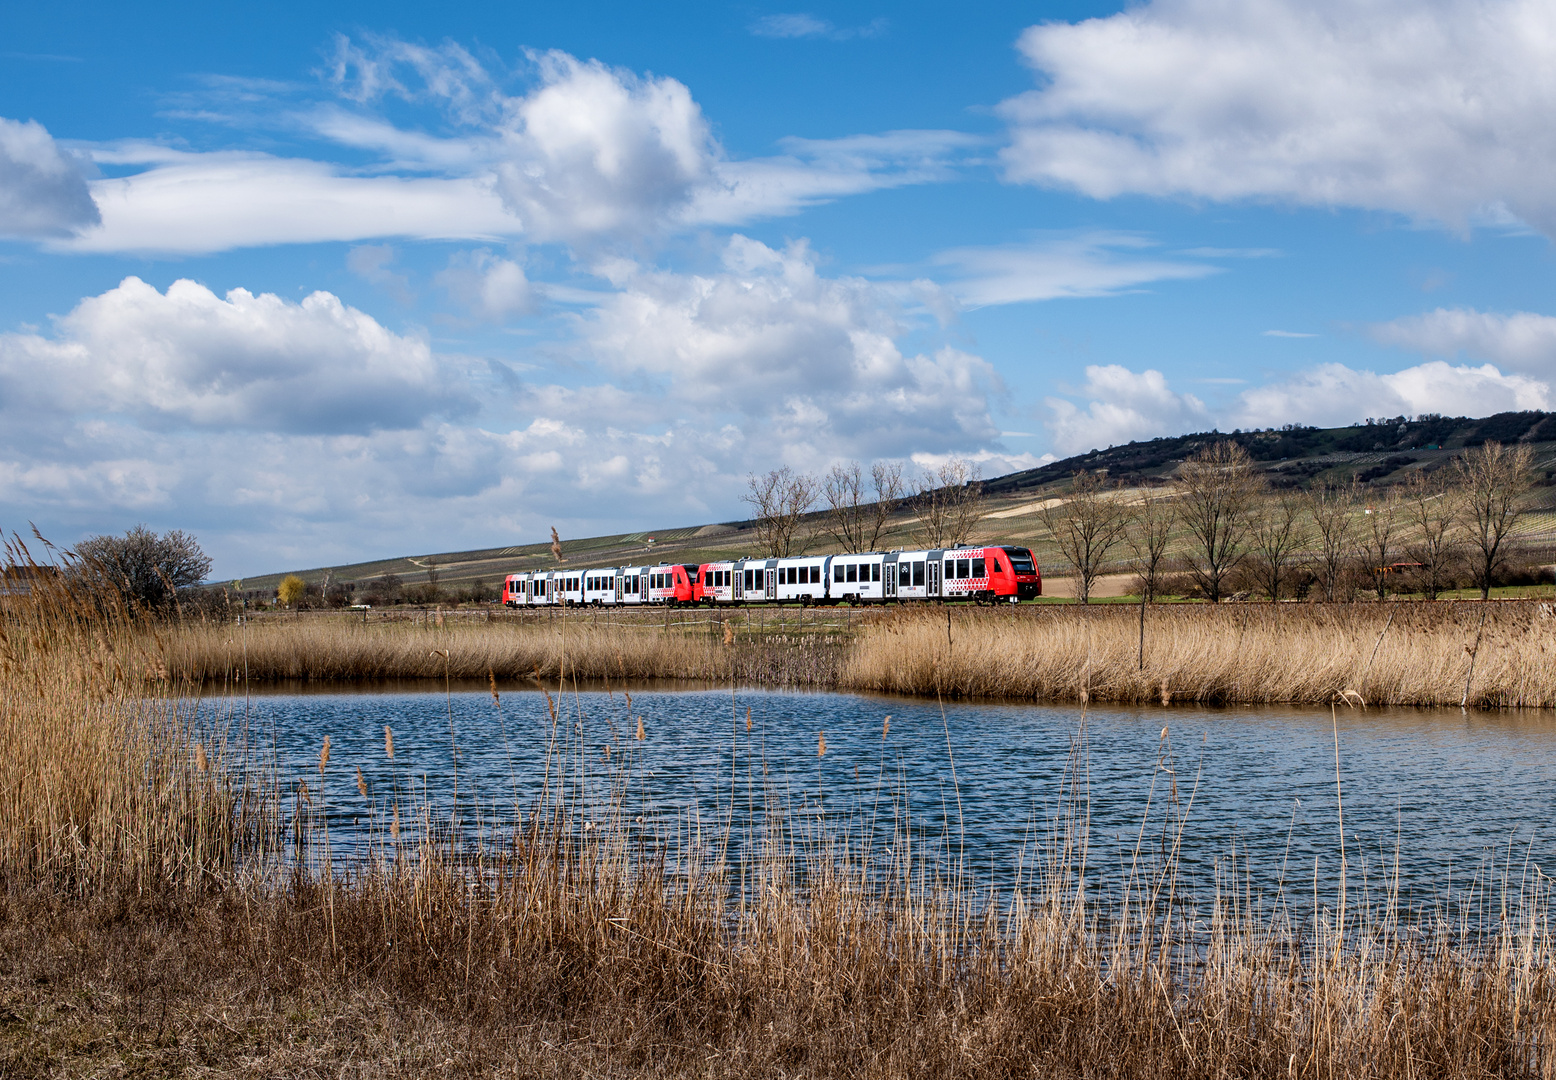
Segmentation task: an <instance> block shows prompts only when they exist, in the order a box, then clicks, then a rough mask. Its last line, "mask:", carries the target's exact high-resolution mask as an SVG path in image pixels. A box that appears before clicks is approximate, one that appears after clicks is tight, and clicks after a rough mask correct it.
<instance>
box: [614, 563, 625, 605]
mask: <svg viewBox="0 0 1556 1080" xmlns="http://www.w3.org/2000/svg"><path fill="white" fill-rule="evenodd" d="M626 595H627V575H625V574H623V573H622V572H621V571H620V570H617V571H616V603H618V604H619V603H621V602H622V600H624V599H625V598H626Z"/></svg>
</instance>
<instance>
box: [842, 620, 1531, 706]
mask: <svg viewBox="0 0 1556 1080" xmlns="http://www.w3.org/2000/svg"><path fill="white" fill-rule="evenodd" d="M841 684H842V685H844V686H847V687H850V688H852V689H861V690H877V691H890V692H895V693H909V694H929V695H933V694H936V693H941V694H950V695H963V696H970V697H1004V698H1026V699H1041V700H1051V701H1066V700H1068V701H1076V700H1091V701H1111V702H1131V703H1149V702H1161V703H1164V704H1166V703H1169V702H1174V701H1177V702H1209V703H1248V704H1265V703H1303V704H1327V703H1329V702H1332V701H1335V700H1337V699H1339V698H1341V697H1348V698H1350V700H1351V701H1352V702H1353V703H1357V704H1360V703H1363V702H1365V703H1366V704H1370V705H1424V706H1457V705H1459V704H1460V703H1461V701H1463V702H1464V703H1465V704H1467V705H1469V706H1472V707H1477V708H1508V707H1522V708H1531V707H1533V708H1550V707H1552V706H1553V705H1556V619H1553V618H1551V612H1550V609H1549V608H1548V607H1542V606H1541V605H1538V604H1495V603H1493V604H1487V605H1484V606H1483V605H1481V604H1480V603H1478V602H1477V603H1468V604H1445V603H1436V604H1409V603H1402V604H1343V605H1316V604H1300V605H1299V604H1287V605H1270V604H1237V605H1221V606H1217V607H1209V606H1200V605H1194V606H1176V605H1174V606H1156V607H1150V608H1148V609H1147V610H1146V615H1145V631H1144V646H1143V649H1142V645H1141V630H1140V623H1139V608H1138V607H1136V608H1132V609H1131V608H1123V607H1118V606H1111V605H1110V606H1108V607H1104V608H1096V609H1091V610H1086V609H1080V608H1075V607H1067V608H1049V609H1046V610H1044V611H1041V612H1039V613H1036V614H1035V616H1034V617H1030V618H1023V619H1012V618H1007V617H1004V613H984V614H978V613H965V614H964V615H963V617H962V618H960V619H957V618H953V619H951V620H949V621H948V620H947V618H946V617H945V615H944V614H943V613H941V614H938V615H936V614H924V613H908V614H904V615H901V616H898V617H895V618H892V619H888V620H884V621H882V622H879V623H877V624H874V625H872V626H871V627H870V629H869V630H868V631H867V632H866V633H864V634H862V635H861V636H860V638H859V640H858V642H857V644H856V645H855V646H854V648H853V650H852V651H851V653H850V656H849V659H848V662H847V663H846V664H845V665H844V667H843V670H842V674H841Z"/></svg>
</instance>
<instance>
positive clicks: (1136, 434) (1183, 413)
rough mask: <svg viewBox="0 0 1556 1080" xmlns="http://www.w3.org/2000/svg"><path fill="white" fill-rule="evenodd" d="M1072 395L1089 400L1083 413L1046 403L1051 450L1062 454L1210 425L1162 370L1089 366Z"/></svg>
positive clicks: (1199, 406) (1196, 402) (1198, 404)
mask: <svg viewBox="0 0 1556 1080" xmlns="http://www.w3.org/2000/svg"><path fill="white" fill-rule="evenodd" d="M1076 396H1078V397H1083V398H1087V399H1089V400H1088V401H1087V403H1086V407H1085V409H1084V410H1082V409H1081V408H1079V407H1078V406H1076V405H1075V404H1074V403H1073V402H1070V401H1066V400H1064V399H1063V398H1049V399H1048V400H1047V405H1048V409H1049V412H1050V413H1051V418H1050V419H1049V420H1048V423H1047V427H1048V430H1049V432H1050V433H1051V434H1052V436H1053V445H1054V449H1055V450H1057V451H1058V452H1059V453H1061V454H1065V455H1069V454H1079V453H1084V452H1085V451H1087V450H1093V449H1096V450H1100V449H1104V448H1106V447H1109V446H1114V445H1116V444H1118V443H1123V442H1129V441H1131V440H1133V439H1151V438H1155V437H1157V436H1159V435H1177V434H1182V433H1184V432H1189V431H1194V430H1198V429H1202V428H1204V427H1207V426H1209V423H1210V414H1209V412H1208V410H1207V409H1206V408H1205V403H1204V402H1202V401H1200V399H1199V398H1197V397H1195V396H1194V395H1193V394H1179V393H1176V392H1174V391H1173V390H1172V389H1171V388H1169V387H1168V385H1167V379H1166V377H1165V376H1163V375H1162V373H1161V372H1160V371H1155V370H1149V369H1148V370H1146V371H1142V372H1134V371H1130V370H1129V369H1128V368H1126V367H1123V366H1122V365H1120V364H1105V365H1102V364H1088V365H1087V367H1086V384H1085V385H1084V386H1082V387H1081V388H1080V389H1079V390H1078V391H1076Z"/></svg>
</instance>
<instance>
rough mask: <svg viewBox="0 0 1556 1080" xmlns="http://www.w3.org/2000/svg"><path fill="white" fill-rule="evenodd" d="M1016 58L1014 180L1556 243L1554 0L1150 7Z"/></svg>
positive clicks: (1217, 2) (1225, 2) (1060, 34)
mask: <svg viewBox="0 0 1556 1080" xmlns="http://www.w3.org/2000/svg"><path fill="white" fill-rule="evenodd" d="M1019 47H1020V51H1021V53H1022V55H1023V56H1024V58H1025V59H1026V60H1027V62H1028V63H1030V64H1031V66H1032V67H1033V68H1034V69H1035V70H1036V71H1037V72H1038V74H1039V75H1040V77H1041V80H1042V86H1041V87H1040V88H1039V89H1036V90H1032V91H1029V92H1028V93H1025V94H1022V95H1020V96H1019V97H1015V98H1012V99H1010V100H1008V101H1006V102H1004V103H1003V104H1002V106H1001V110H1002V112H1003V114H1004V115H1005V116H1006V117H1007V118H1008V119H1009V121H1010V123H1011V143H1010V146H1009V147H1008V148H1007V149H1006V151H1005V152H1004V155H1003V157H1004V162H1005V166H1006V169H1007V175H1008V176H1009V178H1010V179H1012V180H1015V181H1019V182H1030V183H1038V184H1045V185H1055V186H1060V187H1067V188H1073V189H1075V190H1077V191H1080V192H1082V193H1084V194H1087V195H1090V196H1093V197H1096V198H1111V197H1113V196H1117V195H1121V194H1126V193H1139V194H1146V195H1168V196H1174V195H1181V196H1189V197H1195V198H1209V199H1218V200H1219V199H1243V198H1256V199H1273V200H1279V201H1290V202H1295V203H1300V204H1307V205H1319V206H1354V207H1363V208H1368V209H1377V210H1385V211H1395V212H1399V213H1402V214H1406V215H1409V216H1412V217H1415V218H1420V219H1429V220H1435V221H1440V222H1446V223H1449V224H1450V225H1453V226H1456V227H1464V226H1465V225H1467V224H1470V223H1473V222H1474V221H1475V220H1477V219H1485V220H1504V221H1505V220H1507V219H1508V218H1509V216H1512V217H1515V218H1518V219H1522V220H1524V221H1527V222H1530V223H1532V224H1534V225H1536V226H1537V227H1539V228H1541V229H1543V230H1545V231H1546V232H1547V234H1550V233H1552V232H1553V231H1556V189H1553V188H1552V187H1551V185H1550V182H1549V177H1550V175H1551V173H1552V170H1553V168H1556V128H1552V126H1551V124H1550V123H1549V122H1548V118H1549V117H1550V116H1551V115H1552V113H1553V111H1556V7H1552V6H1551V5H1550V4H1548V3H1545V2H1544V0H1478V2H1471V0H1427V2H1420V0H1367V2H1362V3H1356V2H1341V0H1316V2H1315V0H1235V2H1234V0H1153V2H1150V3H1146V4H1144V5H1141V6H1131V7H1129V8H1127V9H1126V10H1124V11H1122V12H1120V13H1118V14H1115V15H1111V16H1107V17H1104V18H1096V19H1088V20H1086V21H1084V22H1080V23H1076V24H1069V23H1046V24H1042V25H1039V26H1033V27H1031V28H1029V29H1028V30H1027V31H1026V32H1025V33H1024V34H1023V35H1022V36H1021V39H1020V45H1019Z"/></svg>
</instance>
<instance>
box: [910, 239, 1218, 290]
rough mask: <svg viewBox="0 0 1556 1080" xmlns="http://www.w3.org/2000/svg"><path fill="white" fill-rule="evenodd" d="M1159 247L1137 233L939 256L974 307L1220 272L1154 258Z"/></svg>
mask: <svg viewBox="0 0 1556 1080" xmlns="http://www.w3.org/2000/svg"><path fill="white" fill-rule="evenodd" d="M1154 246H1155V244H1154V243H1153V242H1152V241H1150V240H1148V239H1146V238H1144V237H1141V236H1137V235H1135V234H1133V233H1118V232H1092V233H1083V234H1080V235H1075V236H1051V237H1044V238H1039V239H1036V240H1032V241H1029V242H1027V243H1023V244H1004V245H1000V246H997V247H967V248H955V249H953V250H951V251H946V252H943V253H942V254H940V255H938V256H936V258H935V260H934V261H935V262H936V263H937V264H938V265H940V266H943V267H946V268H948V269H950V271H951V272H952V274H953V275H954V278H955V280H954V281H953V282H952V283H951V284H950V285H949V286H948V288H949V289H950V291H951V292H952V293H953V294H955V295H956V296H958V297H959V298H961V299H962V300H963V301H964V302H965V303H967V304H969V305H972V306H974V307H982V306H985V305H991V304H1012V303H1020V302H1023V301H1030V300H1055V299H1060V298H1067V297H1082V296H1111V295H1114V294H1116V293H1120V292H1125V291H1128V290H1131V289H1137V288H1139V287H1141V286H1143V285H1147V284H1149V283H1151V282H1154V281H1173V280H1179V281H1181V280H1187V279H1193V278H1201V277H1205V276H1207V275H1210V274H1215V273H1219V270H1218V269H1217V268H1216V267H1214V266H1211V265H1208V264H1206V263H1199V262H1186V261H1183V260H1179V259H1164V258H1152V257H1150V256H1149V255H1147V254H1146V252H1147V251H1148V250H1149V249H1150V248H1152V247H1154Z"/></svg>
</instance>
